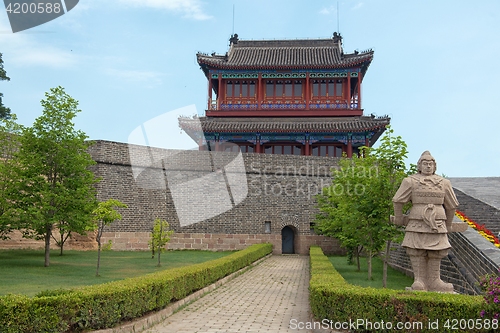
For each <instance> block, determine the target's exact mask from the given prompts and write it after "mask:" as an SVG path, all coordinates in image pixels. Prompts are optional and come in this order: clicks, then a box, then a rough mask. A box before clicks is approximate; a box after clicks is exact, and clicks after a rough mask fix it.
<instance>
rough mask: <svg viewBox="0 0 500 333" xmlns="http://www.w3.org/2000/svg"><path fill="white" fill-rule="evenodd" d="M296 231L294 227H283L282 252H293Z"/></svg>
mask: <svg viewBox="0 0 500 333" xmlns="http://www.w3.org/2000/svg"><path fill="white" fill-rule="evenodd" d="M294 236H295V235H294V232H293V229H292V228H290V227H288V226H286V227H284V228H283V229H281V253H282V254H293V253H295V251H294Z"/></svg>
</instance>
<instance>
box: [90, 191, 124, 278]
mask: <svg viewBox="0 0 500 333" xmlns="http://www.w3.org/2000/svg"><path fill="white" fill-rule="evenodd" d="M116 208H127V205H126V204H124V203H122V202H121V201H119V200H116V199H108V200H107V201H104V202H99V204H98V205H97V208H96V209H94V211H93V212H92V215H93V219H94V222H95V223H96V224H95V227H96V228H97V236H96V241H97V269H96V272H95V276H99V266H100V264H101V237H102V233H103V231H104V227H105V226H107V225H109V224H111V223H113V222H114V221H116V220H120V219H121V218H122V215H121V214H120V213H119V212H117V211H116Z"/></svg>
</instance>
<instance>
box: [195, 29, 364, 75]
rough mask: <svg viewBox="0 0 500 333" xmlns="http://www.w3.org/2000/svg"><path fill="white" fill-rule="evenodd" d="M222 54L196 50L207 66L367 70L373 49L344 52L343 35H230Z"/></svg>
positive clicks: (256, 68) (224, 67)
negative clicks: (250, 37) (240, 37)
mask: <svg viewBox="0 0 500 333" xmlns="http://www.w3.org/2000/svg"><path fill="white" fill-rule="evenodd" d="M230 41H231V44H230V47H229V51H228V52H227V53H226V54H225V55H218V54H215V53H212V54H211V55H208V54H203V53H198V54H197V59H198V63H199V64H200V66H201V67H202V69H203V70H204V72H205V74H206V75H207V74H208V69H229V70H231V69H234V70H245V69H246V70H259V69H261V70H276V69H278V70H280V69H340V68H353V67H361V68H362V71H363V72H364V71H366V69H367V68H368V66H369V65H370V63H371V61H372V59H373V51H372V50H368V51H365V52H361V53H359V52H354V53H352V54H344V52H343V50H342V37H340V35H337V34H334V36H333V38H329V39H295V40H238V38H237V35H235V36H233V37H231V39H230Z"/></svg>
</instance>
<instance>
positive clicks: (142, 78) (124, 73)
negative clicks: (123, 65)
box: [106, 68, 163, 86]
mask: <svg viewBox="0 0 500 333" xmlns="http://www.w3.org/2000/svg"><path fill="white" fill-rule="evenodd" d="M106 74H108V75H110V76H113V77H115V78H118V79H120V80H123V81H126V82H142V83H144V82H146V83H148V85H149V86H153V85H157V84H161V83H162V80H161V77H162V76H163V74H162V73H159V72H153V71H140V70H118V69H112V68H109V69H106Z"/></svg>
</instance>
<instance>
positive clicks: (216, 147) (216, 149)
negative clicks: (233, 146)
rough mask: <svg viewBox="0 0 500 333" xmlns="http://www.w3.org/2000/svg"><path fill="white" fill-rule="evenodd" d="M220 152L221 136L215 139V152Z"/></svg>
mask: <svg viewBox="0 0 500 333" xmlns="http://www.w3.org/2000/svg"><path fill="white" fill-rule="evenodd" d="M219 150H220V142H219V136H218V135H217V136H216V137H215V151H219Z"/></svg>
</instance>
